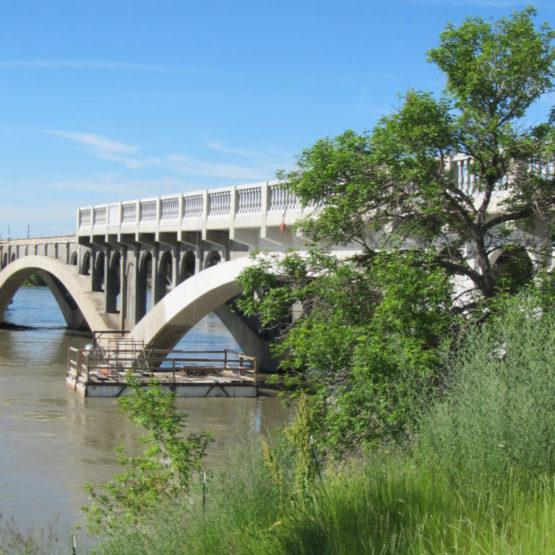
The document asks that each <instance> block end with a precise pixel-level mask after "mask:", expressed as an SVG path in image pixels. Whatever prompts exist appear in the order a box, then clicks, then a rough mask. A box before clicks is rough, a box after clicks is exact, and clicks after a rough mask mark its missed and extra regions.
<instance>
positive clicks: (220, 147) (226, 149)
mask: <svg viewBox="0 0 555 555" xmlns="http://www.w3.org/2000/svg"><path fill="white" fill-rule="evenodd" d="M206 148H208V150H213V151H214V152H221V153H223V154H232V155H233V156H242V157H244V158H255V157H256V156H258V153H257V152H255V151H254V150H247V149H243V148H236V147H232V146H227V145H224V144H222V143H220V142H218V141H208V143H207V144H206Z"/></svg>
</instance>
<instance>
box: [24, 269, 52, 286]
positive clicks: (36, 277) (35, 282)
mask: <svg viewBox="0 0 555 555" xmlns="http://www.w3.org/2000/svg"><path fill="white" fill-rule="evenodd" d="M23 285H24V286H25V287H36V286H39V285H46V283H45V282H44V279H42V277H41V276H40V274H38V273H36V272H34V273H32V274H31V275H30V276H29V277H28V278H27V279H26V280H25V281H24V282H23Z"/></svg>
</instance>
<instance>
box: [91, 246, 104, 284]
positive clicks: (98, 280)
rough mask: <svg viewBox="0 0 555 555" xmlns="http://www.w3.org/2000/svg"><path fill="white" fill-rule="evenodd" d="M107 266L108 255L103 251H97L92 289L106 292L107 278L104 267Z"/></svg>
mask: <svg viewBox="0 0 555 555" xmlns="http://www.w3.org/2000/svg"><path fill="white" fill-rule="evenodd" d="M105 266H106V255H105V254H104V252H103V251H99V252H97V253H96V256H95V260H94V268H93V278H92V290H93V291H99V292H104V288H105V285H106V284H105V283H104V282H105V279H104V273H105V272H104V269H105Z"/></svg>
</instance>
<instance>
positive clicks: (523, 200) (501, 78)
mask: <svg viewBox="0 0 555 555" xmlns="http://www.w3.org/2000/svg"><path fill="white" fill-rule="evenodd" d="M534 15H535V12H534V10H532V9H526V10H524V11H522V12H517V13H515V14H514V15H513V16H512V17H510V18H502V19H500V20H498V21H497V22H488V21H485V20H483V19H481V18H474V17H472V18H467V19H466V20H465V21H464V22H463V23H462V24H461V25H460V26H458V27H455V26H452V25H449V26H448V27H447V28H446V29H445V31H444V32H443V33H442V34H441V37H440V43H439V45H438V46H437V47H436V48H434V49H432V50H430V52H429V53H428V58H429V60H430V61H431V62H433V63H435V64H436V65H437V66H438V67H439V69H440V70H442V71H443V72H444V73H445V76H446V78H447V87H446V90H445V91H444V94H443V96H442V97H441V98H439V99H436V98H435V97H434V96H433V95H432V94H431V93H427V92H421V91H415V90H410V91H409V92H408V93H407V94H406V95H405V97H404V102H403V104H402V106H401V107H400V108H399V109H398V110H397V111H395V112H394V113H392V114H391V115H388V116H385V117H383V118H382V119H381V120H380V122H379V123H378V125H377V126H376V127H375V128H374V129H373V130H372V131H371V132H369V133H364V134H362V135H359V134H357V133H355V132H353V131H347V132H345V133H343V134H342V135H340V136H338V137H336V138H334V139H322V140H320V141H318V142H317V143H316V144H315V145H314V146H312V147H311V148H308V149H306V150H304V151H303V152H302V154H301V156H300V157H299V160H298V167H297V169H295V170H294V171H292V172H289V173H287V174H283V175H282V177H283V178H284V179H285V180H286V182H287V184H288V186H289V187H290V189H291V190H292V191H293V192H295V193H296V194H297V195H298V196H299V197H300V198H301V200H302V202H303V204H304V205H307V206H308V205H311V204H316V205H318V207H319V211H318V212H316V213H312V214H311V215H310V216H308V217H307V218H306V220H305V221H304V222H303V223H302V226H301V227H302V229H303V231H304V232H305V234H306V236H307V237H308V238H309V239H311V240H313V241H314V242H317V243H320V244H321V243H324V244H330V245H333V244H335V245H337V244H347V243H350V242H354V243H358V244H359V245H361V246H362V247H363V249H364V251H365V252H366V253H367V254H370V253H371V252H372V251H373V250H376V249H392V248H396V249H399V248H401V249H406V248H415V246H417V247H418V248H424V249H427V250H429V251H434V252H435V255H436V263H437V264H438V265H441V266H442V267H444V268H445V269H447V270H448V271H450V272H452V273H455V274H457V275H459V276H463V277H465V278H468V279H469V280H471V281H472V282H473V286H472V287H474V288H477V289H478V290H479V291H481V292H482V294H483V295H484V296H485V297H486V298H488V297H492V296H494V295H495V293H496V290H497V287H496V285H497V275H496V274H495V271H494V268H492V266H491V264H490V262H489V260H488V254H489V253H491V252H492V251H493V250H494V249H496V248H498V249H503V248H504V247H507V246H511V245H513V244H514V242H515V241H517V243H518V245H520V246H528V245H527V241H526V240H525V239H524V237H523V236H522V235H520V236H518V235H516V236H515V235H514V234H513V236H511V229H512V228H511V225H512V224H515V223H518V225H519V226H521V227H526V226H527V227H529V228H531V227H532V225H533V219H534V217H541V218H543V219H544V220H546V222H547V223H550V218H551V212H552V209H553V206H554V204H555V180H554V179H553V176H550V177H549V176H546V175H542V174H540V173H539V172H530V171H529V170H528V168H529V163H530V162H532V163H540V162H541V163H545V162H547V161H551V160H552V159H553V154H554V151H555V150H554V149H555V147H554V144H555V141H554V140H553V139H554V136H555V131H554V126H553V121H552V119H550V120H549V121H547V122H545V123H542V124H540V125H537V126H535V127H532V128H525V127H524V126H523V124H522V118H523V117H524V116H525V115H526V113H527V110H528V108H529V107H530V106H531V105H532V104H533V103H534V101H536V100H537V99H538V98H539V97H540V96H541V95H542V94H543V93H545V92H548V91H550V90H551V88H552V85H553V82H552V80H553V76H554V69H553V68H554V65H553V61H554V60H555V49H554V48H553V47H552V40H553V37H554V36H555V35H554V33H553V31H552V30H551V28H550V27H549V26H547V25H544V26H542V27H540V28H537V27H535V26H534V21H533V17H534ZM459 153H462V154H466V155H468V156H471V157H472V159H473V163H472V167H471V168H470V171H471V172H472V174H473V175H474V176H475V180H474V183H473V186H474V188H475V190H476V191H477V192H479V193H482V194H483V195H482V196H481V197H480V201H479V202H475V200H474V199H473V198H472V197H471V195H469V191H468V190H467V189H465V187H464V186H462V185H460V184H459V183H458V182H456V180H454V179H453V175H452V172H451V169H450V160H451V158H452V157H453V156H454V155H456V154H459ZM507 173H511V188H510V189H507V185H506V181H504V180H503V177H504V176H506V175H507ZM502 190H503V191H505V192H506V195H505V196H506V198H505V201H504V203H503V204H502V206H501V207H502V212H501V213H498V214H496V215H495V217H491V215H490V214H491V207H492V197H493V195H494V193H495V192H498V191H502ZM465 246H466V247H467V251H468V252H471V253H472V254H473V258H474V261H473V262H471V261H469V260H468V257H467V258H465V257H464V256H463V247H465ZM474 263H475V264H474Z"/></svg>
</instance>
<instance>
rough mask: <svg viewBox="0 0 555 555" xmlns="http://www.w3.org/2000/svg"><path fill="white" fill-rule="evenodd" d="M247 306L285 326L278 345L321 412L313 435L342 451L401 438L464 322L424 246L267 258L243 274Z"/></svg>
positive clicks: (284, 364) (285, 363)
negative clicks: (295, 309)
mask: <svg viewBox="0 0 555 555" xmlns="http://www.w3.org/2000/svg"><path fill="white" fill-rule="evenodd" d="M240 282H241V285H242V287H243V292H244V297H243V299H242V300H241V301H240V302H239V304H240V307H241V308H242V309H243V310H244V311H245V312H246V313H247V314H258V315H259V316H260V318H261V320H262V322H263V323H264V324H266V325H273V324H276V325H277V324H279V323H280V322H281V324H282V325H284V324H283V318H284V315H286V314H289V311H290V309H291V307H292V306H293V305H294V304H295V303H298V304H300V305H301V306H302V315H301V316H300V317H299V318H298V319H297V320H296V321H295V322H292V323H291V324H290V325H288V326H286V327H285V328H284V330H283V334H282V336H281V338H280V340H279V342H278V343H277V344H276V346H275V348H274V350H275V353H276V355H277V356H279V357H281V359H282V363H281V366H282V368H283V369H284V370H287V371H288V372H289V373H290V375H292V376H298V377H300V379H298V380H297V382H296V384H297V386H304V389H306V390H307V391H308V392H309V393H311V394H312V398H311V403H313V404H314V406H313V410H315V411H316V412H317V415H318V417H317V418H315V424H314V426H313V430H312V431H313V433H314V434H315V437H316V438H317V439H318V443H319V444H320V446H326V447H331V448H333V449H334V450H336V451H342V450H343V449H345V448H349V447H356V446H357V445H358V444H359V443H360V442H361V441H362V442H375V441H382V440H384V439H385V440H391V439H394V440H402V439H403V438H404V437H405V436H406V433H407V431H408V430H409V428H410V426H411V424H412V423H413V422H414V419H415V416H416V414H417V412H418V410H419V408H420V407H421V406H422V405H423V404H424V403H425V402H426V400H427V399H428V398H429V395H430V393H431V391H432V388H433V385H434V384H435V383H436V382H437V380H438V379H439V376H440V375H441V368H442V353H443V351H445V350H446V349H447V348H448V346H449V336H450V333H451V331H452V327H453V326H454V325H455V322H456V320H455V319H454V317H453V315H452V314H451V312H450V307H451V284H450V283H449V280H448V276H447V275H446V273H445V272H444V271H443V270H441V269H439V268H437V267H435V266H434V265H433V264H432V263H431V261H430V259H429V257H428V256H427V255H426V254H424V253H416V252H407V253H401V254H399V253H390V254H386V253H381V254H376V255H375V256H373V257H372V258H371V259H368V260H361V261H352V260H349V261H346V262H345V261H343V262H342V261H338V260H337V259H334V258H333V257H326V256H324V255H322V254H317V253H312V254H311V255H309V256H308V257H307V258H304V257H302V256H301V255H299V254H289V255H288V256H286V257H285V258H279V257H272V256H269V255H268V256H264V257H262V258H261V259H260V262H259V263H258V264H256V265H254V266H253V267H251V268H249V269H247V270H246V271H245V272H244V273H243V275H242V276H241V278H240Z"/></svg>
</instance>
